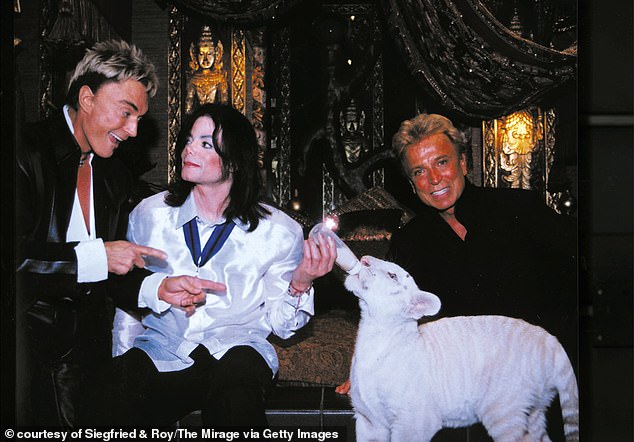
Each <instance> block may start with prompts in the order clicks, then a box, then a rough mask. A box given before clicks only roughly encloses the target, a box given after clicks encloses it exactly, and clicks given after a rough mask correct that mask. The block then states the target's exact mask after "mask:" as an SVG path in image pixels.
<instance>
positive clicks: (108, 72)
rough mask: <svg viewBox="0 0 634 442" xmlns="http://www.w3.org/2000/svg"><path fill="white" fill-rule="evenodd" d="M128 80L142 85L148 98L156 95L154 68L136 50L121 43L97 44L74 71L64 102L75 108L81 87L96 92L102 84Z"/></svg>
mask: <svg viewBox="0 0 634 442" xmlns="http://www.w3.org/2000/svg"><path fill="white" fill-rule="evenodd" d="M129 79H132V80H136V81H138V82H140V83H141V84H143V85H144V86H145V90H146V91H147V93H148V95H149V96H150V97H153V96H154V95H156V91H157V89H158V84H159V82H158V77H157V76H156V68H155V67H154V64H152V63H151V62H150V61H149V60H148V59H147V57H146V56H145V55H144V54H143V52H141V50H140V49H139V48H138V47H137V46H135V45H133V44H130V43H128V42H126V41H123V40H109V41H103V42H99V43H96V44H95V45H94V46H93V47H92V48H91V49H88V50H87V51H86V54H85V55H84V58H82V59H81V61H80V62H79V63H78V64H77V66H76V67H75V70H74V72H73V75H72V76H71V79H70V82H69V86H68V94H67V95H66V102H67V103H68V104H70V105H72V106H73V107H75V108H76V107H77V100H78V96H79V89H80V88H81V87H82V86H84V85H87V86H89V87H90V88H91V89H92V90H93V92H97V89H99V87H100V86H101V85H102V84H104V83H107V82H112V81H116V82H122V81H125V80H129Z"/></svg>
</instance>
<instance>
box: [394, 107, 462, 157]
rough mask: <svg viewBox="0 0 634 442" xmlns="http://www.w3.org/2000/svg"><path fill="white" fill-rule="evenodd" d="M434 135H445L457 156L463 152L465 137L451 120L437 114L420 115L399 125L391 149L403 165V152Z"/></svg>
mask: <svg viewBox="0 0 634 442" xmlns="http://www.w3.org/2000/svg"><path fill="white" fill-rule="evenodd" d="M435 134H445V135H446V136H447V138H449V140H450V141H451V143H452V144H453V145H454V147H455V148H456V153H458V155H460V154H463V153H464V152H465V142H466V141H465V137H464V135H463V133H462V132H461V131H460V130H458V129H456V127H454V125H453V123H452V122H451V120H450V119H449V118H447V117H443V116H442V115H438V114H420V115H417V116H416V117H414V118H412V119H411V120H405V121H403V122H402V123H401V127H399V129H398V131H397V132H396V133H395V134H394V136H393V137H392V149H393V150H394V153H395V154H396V156H397V157H398V158H399V159H400V160H401V164H403V158H404V156H405V152H407V149H408V148H409V147H410V146H411V145H412V144H416V143H418V142H420V141H421V140H423V139H425V138H427V137H429V136H431V135H435Z"/></svg>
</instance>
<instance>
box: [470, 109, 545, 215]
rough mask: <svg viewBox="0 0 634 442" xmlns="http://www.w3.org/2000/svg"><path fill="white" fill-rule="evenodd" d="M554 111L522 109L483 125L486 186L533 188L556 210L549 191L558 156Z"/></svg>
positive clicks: (484, 178) (484, 179)
mask: <svg viewBox="0 0 634 442" xmlns="http://www.w3.org/2000/svg"><path fill="white" fill-rule="evenodd" d="M555 122H556V112H555V110H554V109H548V110H546V111H543V110H542V109H541V108H539V107H537V108H529V109H522V110H520V111H517V112H514V113H513V114H511V115H506V116H503V117H500V118H497V119H494V120H486V121H483V122H482V138H483V142H482V150H483V153H482V162H483V164H482V170H483V174H484V176H483V186H485V187H510V188H520V189H534V190H539V191H540V192H542V194H543V196H544V199H545V201H546V203H547V204H548V205H549V206H551V207H553V208H556V207H555V205H556V204H555V202H554V200H555V199H556V198H554V197H553V195H550V194H549V192H548V191H547V189H548V180H549V175H550V170H551V168H552V165H553V161H554V155H555Z"/></svg>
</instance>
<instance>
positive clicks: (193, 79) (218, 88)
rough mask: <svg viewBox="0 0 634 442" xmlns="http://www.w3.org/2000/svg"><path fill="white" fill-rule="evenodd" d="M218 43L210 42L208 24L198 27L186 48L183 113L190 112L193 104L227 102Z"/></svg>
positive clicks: (212, 40) (210, 33)
mask: <svg viewBox="0 0 634 442" xmlns="http://www.w3.org/2000/svg"><path fill="white" fill-rule="evenodd" d="M223 52H224V49H223V45H222V41H221V40H220V39H218V41H217V43H214V35H213V33H212V31H211V27H210V26H209V25H204V26H203V27H202V28H201V32H200V38H199V40H198V42H197V43H196V44H194V42H192V43H191V44H190V47H189V57H190V61H189V75H188V76H189V80H188V82H187V97H186V101H185V112H187V113H190V112H191V111H192V109H193V108H194V107H195V106H196V105H197V104H207V103H216V102H227V101H228V99H229V97H228V83H227V72H226V71H224V69H223V63H222V55H223Z"/></svg>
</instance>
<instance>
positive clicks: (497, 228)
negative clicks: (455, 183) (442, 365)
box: [388, 183, 577, 352]
mask: <svg viewBox="0 0 634 442" xmlns="http://www.w3.org/2000/svg"><path fill="white" fill-rule="evenodd" d="M455 214H456V217H457V218H458V220H459V221H460V222H461V223H462V224H463V225H464V226H465V227H466V228H467V236H466V237H465V240H464V241H462V240H461V239H460V238H459V237H458V235H456V234H455V233H454V231H453V230H452V229H451V227H450V226H449V224H447V223H446V222H445V221H444V220H443V219H442V218H441V217H440V216H439V214H438V212H437V211H435V210H433V209H431V208H427V207H425V208H423V209H422V210H421V212H420V213H418V214H417V216H416V217H415V218H414V219H413V220H412V221H410V222H409V223H408V224H407V225H406V226H404V227H403V228H402V229H400V230H399V231H397V232H395V234H394V235H393V237H392V241H391V244H390V251H389V252H388V257H389V258H390V259H391V260H393V261H394V262H396V263H398V264H399V265H401V266H402V267H403V268H405V269H406V270H407V271H408V272H409V273H410V274H411V275H412V276H413V277H414V279H415V280H416V282H417V284H418V285H419V287H420V288H421V289H423V290H426V291H429V292H432V293H434V294H436V295H437V296H438V297H440V300H441V303H442V306H441V310H440V312H439V316H458V315H482V314H495V315H505V316H511V317H516V318H521V319H524V320H526V321H528V322H530V323H533V324H536V325H540V326H542V327H544V328H546V329H547V330H548V331H549V332H551V333H552V334H555V335H556V336H558V337H559V338H560V340H562V343H564V346H567V349H568V350H569V352H572V351H574V350H576V348H575V347H576V346H575V341H576V330H577V327H576V321H577V292H576V244H577V234H576V226H575V223H574V220H573V219H572V218H570V217H566V216H563V215H558V214H557V213H556V212H554V211H553V210H551V209H550V208H548V207H547V206H546V205H545V204H544V202H543V201H542V200H541V199H540V198H539V197H538V195H537V194H536V193H534V192H530V191H523V190H511V189H488V188H479V187H475V186H473V185H471V184H469V183H467V185H466V187H465V190H464V192H463V194H462V196H461V197H460V198H459V200H458V202H457V203H456V206H455Z"/></svg>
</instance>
